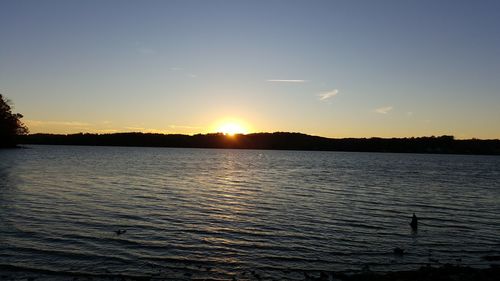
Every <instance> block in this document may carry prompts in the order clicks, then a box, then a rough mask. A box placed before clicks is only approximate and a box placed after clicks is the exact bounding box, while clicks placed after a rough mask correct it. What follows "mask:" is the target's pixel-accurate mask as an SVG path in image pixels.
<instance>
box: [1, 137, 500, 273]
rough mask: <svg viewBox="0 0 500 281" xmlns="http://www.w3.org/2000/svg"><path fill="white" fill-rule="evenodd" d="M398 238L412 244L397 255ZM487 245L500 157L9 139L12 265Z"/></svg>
mask: <svg viewBox="0 0 500 281" xmlns="http://www.w3.org/2000/svg"><path fill="white" fill-rule="evenodd" d="M413 212H415V213H416V214H417V216H418V217H419V218H420V219H421V220H420V225H419V230H418V232H417V233H412V231H411V229H410V227H409V224H408V223H409V221H410V219H411V215H412V213H413ZM118 229H126V230H127V232H126V233H125V234H122V235H116V234H115V233H114V231H115V230H118ZM394 247H401V248H404V249H405V250H406V252H407V254H406V255H404V256H395V255H394V254H393V248H394ZM484 255H500V157H495V156H461V155H417V154H389V153H387V154H386V153H345V152H310V151H307V152H306V151H270V150H267V151H266V150H220V149H175V148H131V147H129V148H127V147H78V146H28V147H27V148H25V149H15V150H0V264H4V265H5V264H8V265H15V266H21V267H26V268H37V269H49V270H56V271H76V272H90V273H121V274H135V275H151V274H158V273H160V274H162V275H164V276H169V277H178V278H206V277H207V278H208V277H210V278H230V277H232V276H237V277H238V279H240V278H245V276H246V277H247V278H249V274H247V273H246V272H247V271H250V270H255V271H256V272H258V273H259V274H260V275H261V276H263V277H266V276H274V277H279V278H280V279H287V278H288V279H302V278H303V275H302V272H301V271H300V270H334V271H344V270H347V271H349V270H359V269H361V268H363V267H364V266H366V265H369V266H370V268H371V269H372V270H400V269H413V268H417V267H419V266H420V265H422V264H427V263H436V261H435V260H439V262H441V263H446V262H448V263H454V264H455V263H458V262H460V263H461V264H466V265H472V266H478V267H480V266H488V265H489V264H490V263H491V262H486V261H484V260H482V259H481V257H482V256H484ZM457 259H461V261H457Z"/></svg>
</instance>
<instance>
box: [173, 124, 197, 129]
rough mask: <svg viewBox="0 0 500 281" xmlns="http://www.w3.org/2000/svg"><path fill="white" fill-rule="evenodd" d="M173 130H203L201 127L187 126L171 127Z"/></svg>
mask: <svg viewBox="0 0 500 281" xmlns="http://www.w3.org/2000/svg"><path fill="white" fill-rule="evenodd" d="M168 127H169V128H171V129H201V128H202V127H199V126H185V125H169V126H168Z"/></svg>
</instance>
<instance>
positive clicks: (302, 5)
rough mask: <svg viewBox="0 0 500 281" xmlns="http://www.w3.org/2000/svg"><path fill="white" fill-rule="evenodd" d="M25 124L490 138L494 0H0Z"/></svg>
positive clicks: (499, 14)
mask: <svg viewBox="0 0 500 281" xmlns="http://www.w3.org/2000/svg"><path fill="white" fill-rule="evenodd" d="M0 93H2V94H3V95H5V96H6V97H8V98H9V99H10V100H12V101H13V103H14V106H15V111H16V112H20V113H22V114H23V115H24V118H23V120H24V122H25V123H26V124H27V125H28V127H29V128H30V131H31V132H32V133H37V132H46V133H76V132H99V133H104V132H124V131H143V132H161V133H185V134H194V133H208V132H215V131H217V130H218V128H220V127H221V126H225V124H228V123H233V124H238V125H239V126H242V127H244V128H245V130H246V131H247V132H273V131H291V132H302V133H307V134H313V135H321V136H327V137H372V136H381V137H393V136H394V137H404V136H424V135H425V136H430V135H443V134H451V135H455V136H456V137H458V138H472V137H477V138H500V125H499V124H500V1H496V0H491V1H486V0H485V1H457V0H450V1H445V0H442V1H437V0H428V1H427V0H418V1H417V0H415V1H410V0H407V1H403V0H394V1H368V0H367V1H356V0H355V1H347V0H345V1H333V0H332V1H305V0H304V1H285V0H283V1H272V0H271V1H255V0H254V1H207V0H205V1H201V0H200V1H189V0H182V1H139V0H137V1H121V0H120V1H110V0H99V1H89V0H86V1H73V0H69V1H63V0H61V1H52V0H46V1H6V0H0Z"/></svg>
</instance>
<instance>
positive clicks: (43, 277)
mask: <svg viewBox="0 0 500 281" xmlns="http://www.w3.org/2000/svg"><path fill="white" fill-rule="evenodd" d="M499 278H500V267H498V266H494V267H490V268H482V269H479V268H472V267H466V266H455V265H444V266H441V267H431V266H424V267H421V268H419V269H416V270H411V271H397V272H385V273H384V272H372V271H369V270H367V271H365V272H363V273H341V272H328V271H323V272H309V273H306V272H304V273H303V278H301V279H302V280H304V281H308V280H310V281H313V280H315V281H327V280H328V281H334V280H338V281H361V280H373V281H389V280H391V281H392V280H398V281H424V280H425V281H438V280H439V281H448V280H449V281H466V280H467V281H468V280H471V281H472V280H479V281H497V280H500V279H499ZM0 280H2V281H3V280H5V281H7V280H26V281H49V280H51V281H62V280H70V281H149V280H151V281H154V280H216V279H203V278H202V279H200V278H196V277H195V276H185V278H171V277H168V276H161V277H160V276H124V275H114V274H105V275H99V274H95V275H94V274H83V273H77V272H53V271H45V270H27V269H22V268H18V267H13V266H1V267H0ZM228 280H258V281H260V280H281V279H280V278H279V277H267V278H266V277H262V276H260V275H259V274H258V273H255V274H254V273H252V274H248V275H247V276H245V277H244V278H241V277H239V278H238V277H233V278H232V279H228Z"/></svg>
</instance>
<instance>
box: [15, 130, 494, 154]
mask: <svg viewBox="0 0 500 281" xmlns="http://www.w3.org/2000/svg"><path fill="white" fill-rule="evenodd" d="M21 143H24V144H49V145H94V146H151V147H184V148H233V149H274V150H320V151H359V152H397V153H444V154H491V155H500V140H479V139H470V140H457V139H455V138H454V137H453V136H439V137H435V136H432V137H417V138H413V137H412V138H341V139H333V138H325V137H319V136H311V135H306V134H301V133H287V132H275V133H254V134H246V135H241V134H240V135H234V136H228V135H224V134H222V133H215V134H197V135H192V136H191V135H181V134H153V133H114V134H89V133H85V134H84V133H79V134H70V135H58V134H32V135H25V136H22V137H21Z"/></svg>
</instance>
